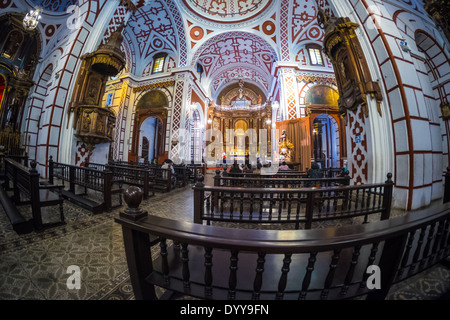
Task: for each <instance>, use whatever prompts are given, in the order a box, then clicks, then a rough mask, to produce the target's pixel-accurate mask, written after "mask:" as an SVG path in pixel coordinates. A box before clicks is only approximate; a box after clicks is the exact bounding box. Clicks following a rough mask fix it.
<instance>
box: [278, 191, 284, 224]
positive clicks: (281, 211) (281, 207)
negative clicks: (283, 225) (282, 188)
mask: <svg viewBox="0 0 450 320" xmlns="http://www.w3.org/2000/svg"><path fill="white" fill-rule="evenodd" d="M285 197H286V193H280V194H279V199H278V220H280V219H281V214H282V213H283V202H284V201H286V198H285Z"/></svg>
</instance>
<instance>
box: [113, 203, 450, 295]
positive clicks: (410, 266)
mask: <svg viewBox="0 0 450 320" xmlns="http://www.w3.org/2000/svg"><path fill="white" fill-rule="evenodd" d="M115 221H116V222H117V223H119V224H121V225H122V230H123V238H124V244H125V251H126V256H127V261H128V268H129V272H130V276H131V283H132V286H133V290H134V295H135V298H136V299H138V300H141V299H158V297H157V295H156V293H155V286H158V287H161V288H164V289H166V293H165V294H164V295H163V296H162V297H161V299H163V298H170V295H169V294H170V293H173V292H177V293H179V294H182V295H187V296H193V297H197V298H201V299H216V300H226V299H230V300H250V299H253V300H258V299H261V300H271V299H277V300H281V299H286V300H288V299H294V300H297V299H299V300H326V299H330V300H331V299H349V298H353V297H357V296H363V295H365V296H366V299H368V300H373V299H377V300H378V299H381V300H382V299H385V297H386V295H387V294H388V292H389V289H390V288H391V286H392V285H393V284H395V283H398V282H400V281H402V280H403V279H405V278H408V277H410V276H412V275H415V274H418V273H420V272H421V271H423V270H425V269H427V268H428V267H430V266H432V265H434V264H436V263H438V262H440V261H441V260H442V259H444V258H445V257H447V256H448V255H449V254H450V228H449V225H450V204H447V205H444V207H443V209H442V210H441V211H438V212H434V213H431V212H429V211H425V212H422V213H417V212H415V213H409V214H406V215H405V216H402V217H398V218H393V219H389V220H384V221H377V222H373V223H369V224H363V225H351V226H345V227H339V228H337V227H336V228H326V229H316V230H248V229H236V228H225V227H216V226H207V225H201V224H193V223H189V222H183V221H179V220H177V221H174V220H169V219H165V218H160V217H154V216H146V217H143V218H139V219H137V220H136V217H134V216H133V214H123V215H121V216H120V217H116V218H115ZM156 246H157V247H158V249H159V250H158V251H159V255H158V256H157V258H155V259H154V260H153V259H152V255H151V248H152V247H156ZM369 267H370V268H369ZM374 267H375V268H374ZM377 269H378V273H377V274H376V275H375V276H376V277H377V279H378V280H379V283H378V285H379V286H378V285H377V283H376V281H375V284H374V282H373V279H369V276H371V278H372V272H374V271H371V270H377ZM375 272H376V271H375Z"/></svg>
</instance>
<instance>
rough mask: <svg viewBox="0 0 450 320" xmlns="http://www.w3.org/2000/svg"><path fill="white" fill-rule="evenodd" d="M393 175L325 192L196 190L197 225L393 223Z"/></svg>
mask: <svg viewBox="0 0 450 320" xmlns="http://www.w3.org/2000/svg"><path fill="white" fill-rule="evenodd" d="M391 178H392V174H390V173H389V174H388V180H387V181H386V182H385V183H380V184H367V185H360V186H348V185H342V186H335V187H320V188H315V187H313V188H296V189H294V188H249V187H239V188H235V187H206V186H205V185H204V184H203V181H202V180H201V179H200V181H199V182H198V183H197V184H196V185H195V187H194V223H199V224H202V223H203V222H204V221H206V222H207V224H210V223H211V222H212V221H218V222H235V223H243V222H244V223H283V224H286V223H293V224H295V228H296V229H298V228H299V227H300V224H304V226H305V229H310V228H311V226H312V223H313V222H318V221H328V220H338V219H349V218H355V217H364V223H367V222H368V218H369V215H376V214H379V215H380V219H381V220H386V219H389V216H390V211H391V203H392V191H393V182H392V179H391Z"/></svg>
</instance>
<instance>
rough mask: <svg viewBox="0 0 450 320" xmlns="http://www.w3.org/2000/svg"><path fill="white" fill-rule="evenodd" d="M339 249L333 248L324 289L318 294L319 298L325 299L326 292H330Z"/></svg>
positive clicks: (326, 296)
mask: <svg viewBox="0 0 450 320" xmlns="http://www.w3.org/2000/svg"><path fill="white" fill-rule="evenodd" d="M340 253H341V249H335V250H334V254H333V257H332V258H331V263H330V269H329V270H328V275H327V278H326V279H325V284H324V289H323V291H322V293H321V295H320V298H321V299H327V298H328V293H329V292H330V287H331V285H332V284H333V280H334V274H335V272H336V267H337V264H338V262H339V258H340Z"/></svg>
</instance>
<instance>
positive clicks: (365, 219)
mask: <svg viewBox="0 0 450 320" xmlns="http://www.w3.org/2000/svg"><path fill="white" fill-rule="evenodd" d="M370 190H372V188H369V189H368V190H367V191H366V193H365V194H366V204H365V205H363V208H365V209H366V214H365V215H364V222H363V224H365V223H369V214H368V213H367V210H368V209H369V207H370Z"/></svg>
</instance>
